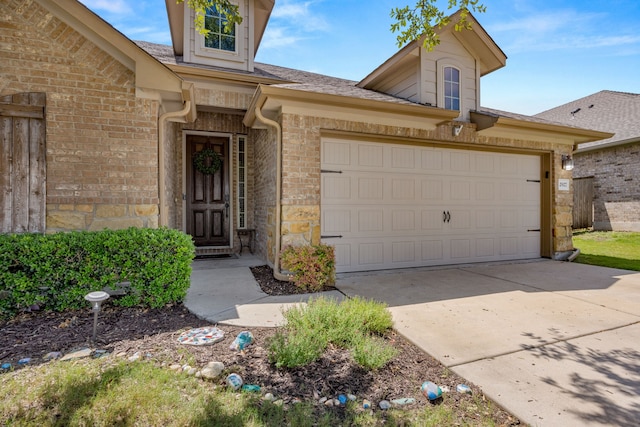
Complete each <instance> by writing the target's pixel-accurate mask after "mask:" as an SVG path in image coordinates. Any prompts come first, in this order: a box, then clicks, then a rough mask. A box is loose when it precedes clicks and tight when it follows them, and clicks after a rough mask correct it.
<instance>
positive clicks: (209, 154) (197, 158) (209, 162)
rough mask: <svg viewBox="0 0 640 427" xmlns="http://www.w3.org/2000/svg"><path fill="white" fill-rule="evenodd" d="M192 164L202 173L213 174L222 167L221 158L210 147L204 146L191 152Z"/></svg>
mask: <svg viewBox="0 0 640 427" xmlns="http://www.w3.org/2000/svg"><path fill="white" fill-rule="evenodd" d="M193 166H194V167H195V168H196V170H197V171H198V172H200V173H202V174H205V175H213V174H214V173H216V172H218V171H219V170H220V168H221V167H222V159H221V158H220V155H219V154H218V153H216V152H215V151H213V150H212V149H211V148H205V149H203V150H200V151H198V152H196V153H194V154H193Z"/></svg>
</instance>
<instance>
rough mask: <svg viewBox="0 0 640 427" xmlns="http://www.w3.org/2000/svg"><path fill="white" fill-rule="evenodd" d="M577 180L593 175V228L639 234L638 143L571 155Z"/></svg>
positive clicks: (639, 163) (639, 164) (639, 179)
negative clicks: (636, 232)
mask: <svg viewBox="0 0 640 427" xmlns="http://www.w3.org/2000/svg"><path fill="white" fill-rule="evenodd" d="M574 161H575V169H574V170H573V172H574V176H575V177H576V178H581V177H588V176H593V177H594V180H593V188H594V198H593V207H594V213H593V228H594V229H595V230H616V231H640V144H638V143H636V144H631V145H624V146H619V147H613V148H609V149H605V150H600V151H588V152H586V153H579V154H576V155H575V156H574Z"/></svg>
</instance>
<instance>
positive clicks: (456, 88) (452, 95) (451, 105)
mask: <svg viewBox="0 0 640 427" xmlns="http://www.w3.org/2000/svg"><path fill="white" fill-rule="evenodd" d="M443 83H444V108H446V109H447V110H455V111H460V70H458V69H457V68H455V67H444V80H443Z"/></svg>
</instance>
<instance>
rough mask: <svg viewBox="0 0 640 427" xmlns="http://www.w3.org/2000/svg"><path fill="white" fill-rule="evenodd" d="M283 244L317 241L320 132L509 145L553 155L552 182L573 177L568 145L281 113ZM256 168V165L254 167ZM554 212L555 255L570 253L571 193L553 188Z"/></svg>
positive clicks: (466, 129)
mask: <svg viewBox="0 0 640 427" xmlns="http://www.w3.org/2000/svg"><path fill="white" fill-rule="evenodd" d="M281 122H282V126H283V151H284V152H283V157H284V160H283V184H282V185H283V194H284V196H283V200H282V203H283V226H282V233H283V240H282V243H283V245H286V244H298V243H311V244H316V243H319V241H320V138H321V134H322V132H323V131H328V130H337V131H346V132H354V133H360V134H372V135H382V136H384V135H386V136H389V137H394V138H398V137H399V138H411V139H418V140H425V141H443V142H452V143H464V144H470V145H482V146H485V147H487V146H488V147H491V146H493V147H496V148H498V147H510V148H521V149H525V150H539V151H540V152H549V153H550V152H553V160H552V167H553V169H554V171H555V173H554V174H553V175H554V176H555V180H557V179H558V178H571V172H569V171H564V170H562V168H561V166H560V165H561V156H562V154H569V153H570V151H571V148H572V147H571V146H567V145H562V144H553V143H550V142H538V141H526V140H516V139H501V138H487V137H480V136H477V134H476V133H475V125H473V124H465V127H464V129H463V131H462V132H461V134H460V135H459V136H458V137H454V136H452V126H451V125H450V124H447V125H442V126H439V127H438V128H437V129H435V130H433V131H426V130H421V129H412V128H403V127H395V126H387V125H379V124H371V123H361V122H349V121H345V120H336V119H326V118H319V117H310V116H302V115H295V114H283V116H282V118H281ZM256 166H257V167H260V165H259V164H257V165H256ZM552 199H553V201H554V209H553V213H552V228H553V236H554V241H553V251H554V252H563V251H569V250H572V249H573V244H572V240H571V223H572V215H571V212H572V211H571V209H572V204H573V197H572V193H571V192H559V191H557V185H553V190H552Z"/></svg>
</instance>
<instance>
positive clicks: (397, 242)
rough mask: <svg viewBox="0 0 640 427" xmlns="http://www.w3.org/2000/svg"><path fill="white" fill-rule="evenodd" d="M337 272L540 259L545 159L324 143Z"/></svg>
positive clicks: (327, 215) (325, 228)
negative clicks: (543, 160)
mask: <svg viewBox="0 0 640 427" xmlns="http://www.w3.org/2000/svg"><path fill="white" fill-rule="evenodd" d="M321 156H322V166H321V168H322V188H321V191H322V200H321V204H322V205H321V209H322V210H321V212H322V224H321V230H322V241H323V243H328V244H331V245H334V246H335V248H336V264H337V271H338V272H348V271H366V270H380V269H390V268H405V267H418V266H430V265H445V264H459V263H467V262H482V261H498V260H512V259H526V258H538V257H540V156H536V155H522V154H509V153H495V152H488V151H471V150H458V149H448V148H439V147H425V146H418V145H401V144H388V143H378V142H363V141H349V140H341V139H332V138H325V139H323V141H322V152H321Z"/></svg>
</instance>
